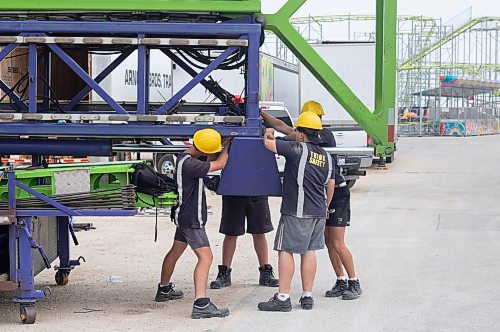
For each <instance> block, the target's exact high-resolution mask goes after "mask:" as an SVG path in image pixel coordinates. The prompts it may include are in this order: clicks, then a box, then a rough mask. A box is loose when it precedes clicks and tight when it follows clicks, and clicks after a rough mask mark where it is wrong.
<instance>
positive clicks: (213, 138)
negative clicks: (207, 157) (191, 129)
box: [193, 128, 222, 154]
mask: <svg viewBox="0 0 500 332" xmlns="http://www.w3.org/2000/svg"><path fill="white" fill-rule="evenodd" d="M221 141H222V139H221V137H220V134H219V133H218V132H217V131H216V130H214V129H210V128H207V129H202V130H198V131H197V132H196V133H195V134H194V137H193V142H194V146H195V147H196V148H197V149H198V150H200V151H201V152H203V153H206V154H213V153H217V152H220V151H221V150H222V144H221Z"/></svg>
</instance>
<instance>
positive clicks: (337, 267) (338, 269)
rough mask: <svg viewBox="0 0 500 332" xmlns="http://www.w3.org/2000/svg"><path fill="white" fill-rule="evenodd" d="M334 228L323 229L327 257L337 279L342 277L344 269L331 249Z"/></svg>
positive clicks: (337, 255) (336, 254)
mask: <svg viewBox="0 0 500 332" xmlns="http://www.w3.org/2000/svg"><path fill="white" fill-rule="evenodd" d="M334 229H335V227H329V226H327V227H325V244H326V247H327V248H328V256H329V257H330V262H331V263H332V267H333V270H334V271H335V275H336V276H337V278H341V277H343V276H344V267H343V266H342V261H341V260H340V256H339V254H338V253H337V251H336V250H335V248H334V247H333V230H334Z"/></svg>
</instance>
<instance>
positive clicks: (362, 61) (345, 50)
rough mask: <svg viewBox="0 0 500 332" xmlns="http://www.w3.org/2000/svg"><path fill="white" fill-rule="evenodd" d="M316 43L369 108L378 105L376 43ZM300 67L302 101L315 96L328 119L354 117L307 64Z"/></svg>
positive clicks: (316, 48)
mask: <svg viewBox="0 0 500 332" xmlns="http://www.w3.org/2000/svg"><path fill="white" fill-rule="evenodd" d="M313 47H314V49H315V50H316V51H317V52H318V53H319V55H321V57H322V58H323V59H324V60H325V61H326V62H327V63H328V64H329V65H330V67H332V69H333V70H334V71H335V72H336V73H337V74H338V75H339V76H340V78H341V79H342V80H343V81H344V82H345V83H346V84H347V85H348V86H349V87H350V88H351V89H352V90H353V92H354V93H355V94H356V95H357V96H358V98H360V99H361V101H362V102H363V103H364V104H365V105H366V106H367V107H368V109H370V110H373V109H374V108H375V43H337V44H323V45H313ZM300 70H301V77H300V101H301V104H302V103H304V102H306V101H308V100H316V101H318V102H320V103H322V104H323V107H324V108H325V111H326V115H325V117H324V118H325V120H352V117H351V116H350V115H349V114H348V113H347V111H345V110H344V108H343V107H342V106H340V104H339V103H338V102H337V101H336V100H335V99H334V98H333V97H332V96H331V94H330V93H329V92H328V91H327V90H326V89H325V88H324V87H323V86H322V85H321V84H320V83H319V82H318V81H317V80H316V78H315V77H314V76H313V75H312V74H311V72H309V70H307V68H305V67H304V66H303V65H301V67H300ZM365 143H366V142H365Z"/></svg>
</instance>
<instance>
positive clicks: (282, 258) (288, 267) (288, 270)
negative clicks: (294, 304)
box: [278, 251, 295, 295]
mask: <svg viewBox="0 0 500 332" xmlns="http://www.w3.org/2000/svg"><path fill="white" fill-rule="evenodd" d="M278 271H279V280H280V285H279V292H280V294H286V295H288V294H290V287H291V285H292V279H293V273H294V271H295V261H294V260H293V254H291V253H289V252H286V251H280V252H279V253H278Z"/></svg>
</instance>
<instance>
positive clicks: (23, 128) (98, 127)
mask: <svg viewBox="0 0 500 332" xmlns="http://www.w3.org/2000/svg"><path fill="white" fill-rule="evenodd" d="M204 128H213V129H215V130H217V131H218V132H219V133H220V134H221V135H222V136H224V137H227V136H259V135H260V134H261V129H260V127H258V128H254V127H248V126H247V127H241V126H229V125H227V126H226V125H224V126H223V125H214V126H207V125H180V124H179V125H153V124H150V125H147V124H145V125H139V124H120V125H117V124H114V125H113V124H111V125H108V124H78V123H71V124H70V123H68V124H53V123H51V124H42V123H37V124H28V123H26V124H20V123H8V124H6V123H2V124H0V135H3V136H19V135H32V136H37V135H38V136H39V135H42V136H58V137H64V136H67V137H99V138H105V137H110V138H133V137H137V138H149V137H152V138H155V137H156V138H160V137H165V138H168V137H191V136H193V135H194V133H195V132H196V131H198V130H200V129H204Z"/></svg>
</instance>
